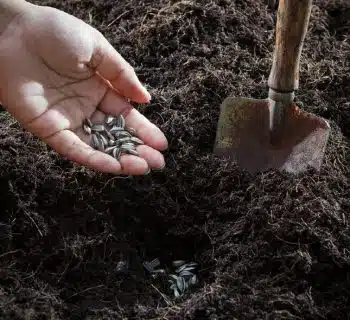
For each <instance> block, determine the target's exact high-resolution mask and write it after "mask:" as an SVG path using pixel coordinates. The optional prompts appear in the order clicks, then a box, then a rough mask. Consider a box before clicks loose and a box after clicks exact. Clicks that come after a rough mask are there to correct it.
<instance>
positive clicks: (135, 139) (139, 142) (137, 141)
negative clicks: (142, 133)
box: [130, 137, 145, 144]
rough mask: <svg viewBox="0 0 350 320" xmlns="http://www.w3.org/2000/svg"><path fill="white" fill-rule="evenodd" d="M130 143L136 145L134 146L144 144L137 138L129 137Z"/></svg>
mask: <svg viewBox="0 0 350 320" xmlns="http://www.w3.org/2000/svg"><path fill="white" fill-rule="evenodd" d="M130 141H132V142H134V143H136V144H145V143H144V142H143V141H142V140H141V139H139V138H137V137H131V138H130Z"/></svg>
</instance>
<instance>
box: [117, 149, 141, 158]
mask: <svg viewBox="0 0 350 320" xmlns="http://www.w3.org/2000/svg"><path fill="white" fill-rule="evenodd" d="M120 151H121V152H122V153H128V154H132V155H134V156H139V153H138V152H137V151H136V150H133V149H131V148H120Z"/></svg>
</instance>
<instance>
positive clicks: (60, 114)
mask: <svg viewBox="0 0 350 320" xmlns="http://www.w3.org/2000/svg"><path fill="white" fill-rule="evenodd" d="M0 63H1V69H2V70H1V73H0V97H1V101H2V104H3V105H4V107H5V108H6V109H7V110H8V111H9V112H10V113H11V114H12V115H13V116H14V117H15V118H16V119H17V120H18V121H20V123H21V124H22V126H23V127H24V128H25V129H26V130H28V131H30V132H32V133H33V134H34V135H36V136H38V137H39V138H40V139H42V140H43V141H44V142H46V143H47V144H48V145H49V146H51V147H52V148H53V149H54V150H55V151H57V152H58V153H60V154H61V155H62V156H65V157H66V158H68V159H70V160H72V161H74V162H77V163H80V164H82V165H85V166H87V167H89V168H91V169H94V170H98V171H101V172H111V173H116V174H130V175H138V174H144V173H145V172H147V171H148V170H149V169H156V168H157V169H158V168H162V167H163V166H164V158H163V155H162V154H161V153H160V151H162V150H164V149H166V148H167V140H166V138H165V136H164V134H163V133H162V132H161V131H160V130H159V128H157V127H156V126H155V125H154V124H152V123H151V122H150V121H149V120H148V119H146V118H145V117H144V116H143V115H141V114H140V113H139V112H138V111H137V110H136V109H134V108H133V107H132V105H131V104H130V103H129V102H128V100H129V99H130V100H131V101H135V102H139V103H148V102H149V100H150V95H149V93H148V92H147V91H146V89H145V88H144V87H143V86H142V85H141V83H140V82H139V80H138V78H137V76H136V74H135V73H134V70H133V68H132V67H131V66H130V65H129V64H128V63H127V62H126V61H125V60H124V59H123V58H122V57H121V56H120V55H119V54H118V52H116V51H115V49H114V48H113V47H112V46H111V45H110V43H109V42H108V41H107V40H106V39H105V38H104V37H103V36H102V34H101V33H100V32H98V31H97V30H96V29H94V28H93V27H91V26H89V25H88V24H86V23H84V22H83V21H82V20H80V19H77V18H75V17H73V16H71V15H69V14H67V13H65V12H62V11H60V10H57V9H54V8H50V7H41V6H35V5H29V8H28V10H26V12H25V13H24V14H23V15H20V16H17V17H16V18H15V19H14V20H13V21H12V23H11V24H10V25H9V27H8V28H7V29H6V31H5V32H4V33H3V34H2V35H1V36H0ZM105 114H111V115H120V114H122V115H123V116H124V117H125V120H126V124H127V126H129V127H132V128H134V129H135V130H136V135H137V136H138V137H139V138H140V139H142V140H143V141H144V142H145V144H144V145H140V146H138V147H137V151H138V153H139V157H137V156H134V155H122V157H121V158H120V161H117V160H116V159H114V158H113V157H112V156H110V155H107V154H105V153H103V152H100V151H97V150H94V149H93V148H92V147H91V146H90V145H89V142H90V140H89V139H90V138H89V136H88V135H86V134H84V132H83V130H82V122H83V120H84V119H85V118H90V119H91V120H92V122H100V121H103V119H104V117H105Z"/></svg>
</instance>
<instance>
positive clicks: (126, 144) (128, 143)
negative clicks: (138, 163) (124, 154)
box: [121, 142, 136, 150]
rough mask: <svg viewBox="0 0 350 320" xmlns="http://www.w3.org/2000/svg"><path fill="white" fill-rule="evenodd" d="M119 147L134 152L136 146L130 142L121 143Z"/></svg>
mask: <svg viewBox="0 0 350 320" xmlns="http://www.w3.org/2000/svg"><path fill="white" fill-rule="evenodd" d="M121 147H122V148H128V149H133V150H136V146H135V145H134V144H133V143H131V142H125V143H122V145H121Z"/></svg>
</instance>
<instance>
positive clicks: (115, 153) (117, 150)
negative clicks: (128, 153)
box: [113, 148, 121, 161]
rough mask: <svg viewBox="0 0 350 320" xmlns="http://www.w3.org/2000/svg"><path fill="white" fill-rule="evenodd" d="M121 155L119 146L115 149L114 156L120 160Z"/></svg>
mask: <svg viewBox="0 0 350 320" xmlns="http://www.w3.org/2000/svg"><path fill="white" fill-rule="evenodd" d="M120 155H121V150H120V149H119V148H115V149H113V157H114V158H116V159H117V160H118V161H119V158H120Z"/></svg>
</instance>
